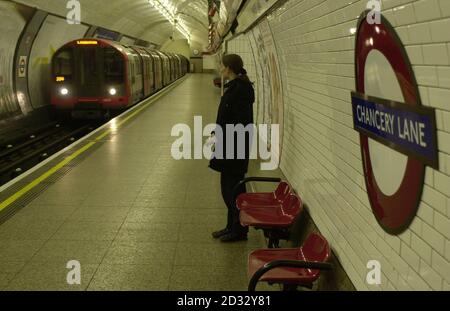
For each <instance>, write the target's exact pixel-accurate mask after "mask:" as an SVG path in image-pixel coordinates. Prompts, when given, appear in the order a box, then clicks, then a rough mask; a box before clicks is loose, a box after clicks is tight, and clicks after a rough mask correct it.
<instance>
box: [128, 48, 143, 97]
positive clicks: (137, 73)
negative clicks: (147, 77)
mask: <svg viewBox="0 0 450 311" xmlns="http://www.w3.org/2000/svg"><path fill="white" fill-rule="evenodd" d="M127 52H128V59H129V66H128V68H129V76H130V82H131V83H130V90H131V103H132V104H134V103H136V102H138V101H139V100H140V99H141V98H143V83H142V65H141V60H140V58H139V55H138V54H136V52H134V51H133V50H132V49H129V48H128V51H127Z"/></svg>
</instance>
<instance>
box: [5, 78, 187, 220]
mask: <svg viewBox="0 0 450 311" xmlns="http://www.w3.org/2000/svg"><path fill="white" fill-rule="evenodd" d="M182 81H184V78H182V79H180V80H178V81H177V82H175V83H173V84H172V85H169V86H168V87H167V88H166V89H164V90H162V91H161V92H159V93H158V94H157V95H155V96H154V97H153V98H150V99H148V103H146V104H143V105H142V106H141V107H139V108H138V109H136V110H135V111H133V112H132V113H130V114H129V115H127V116H126V117H125V118H124V119H123V120H121V121H120V122H119V123H118V124H117V128H120V127H121V126H123V125H124V124H125V123H127V122H128V121H130V120H131V119H132V118H133V117H135V116H136V115H138V114H139V113H141V112H142V111H143V110H145V109H146V108H148V107H149V106H150V105H151V104H153V103H155V102H156V101H157V100H159V99H160V98H161V97H162V96H164V95H166V94H167V93H168V92H169V91H170V90H171V89H173V88H174V87H175V86H177V85H178V84H180V83H181V82H182ZM111 132H112V129H108V130H105V131H104V132H103V133H102V134H100V135H99V136H97V137H96V138H95V139H94V140H93V141H91V142H89V143H88V144H86V145H84V146H83V147H81V148H80V149H78V150H77V151H75V152H74V153H72V154H71V155H69V156H67V157H66V158H65V159H64V160H62V161H61V162H59V163H58V164H56V165H55V166H53V167H52V168H50V169H49V170H48V171H46V172H45V173H43V174H42V175H41V176H39V177H37V178H36V179H34V180H33V181H31V182H30V183H29V184H27V185H26V186H24V187H23V188H22V189H20V190H19V191H17V192H16V193H14V194H13V195H11V196H10V197H8V198H7V199H6V200H4V201H3V202H1V203H0V211H2V210H4V209H5V208H7V207H8V206H10V205H11V204H13V203H14V202H16V201H17V200H19V199H20V198H21V197H23V196H24V195H25V194H27V193H28V192H29V191H30V190H32V189H33V188H35V187H36V186H37V185H39V184H40V183H42V182H43V181H45V180H46V179H48V178H49V177H50V176H52V175H53V174H55V173H56V172H58V171H59V170H60V169H62V168H63V167H64V166H65V165H67V164H69V163H70V162H71V161H73V160H74V159H75V158H77V157H78V156H80V155H81V154H83V153H84V152H86V151H87V150H89V149H90V148H92V146H94V145H95V144H97V143H98V142H99V141H100V140H102V139H103V138H105V137H106V136H108V135H109V134H111Z"/></svg>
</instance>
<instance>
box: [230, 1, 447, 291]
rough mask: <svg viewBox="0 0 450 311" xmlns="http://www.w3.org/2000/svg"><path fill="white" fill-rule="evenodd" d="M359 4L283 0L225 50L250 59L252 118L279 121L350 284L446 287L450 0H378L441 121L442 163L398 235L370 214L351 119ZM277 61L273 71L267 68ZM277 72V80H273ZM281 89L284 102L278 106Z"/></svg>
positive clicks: (289, 163) (288, 162)
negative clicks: (376, 280) (372, 272)
mask: <svg viewBox="0 0 450 311" xmlns="http://www.w3.org/2000/svg"><path fill="white" fill-rule="evenodd" d="M366 5H367V1H346V0H342V1H341V0H327V1H318V0H298V1H294V0H290V1H288V2H287V3H285V4H284V5H283V6H282V7H281V8H279V9H278V10H276V11H275V12H273V13H272V14H271V15H270V16H269V17H268V18H264V19H263V20H262V21H261V22H260V23H259V24H257V25H256V26H255V27H254V28H253V29H251V30H250V31H248V32H246V33H245V34H243V35H240V36H239V37H237V38H236V39H233V40H231V41H230V42H228V52H229V53H231V52H235V53H238V54H241V55H243V57H244V60H245V61H246V63H247V64H250V66H247V67H248V68H249V69H250V70H249V72H250V73H251V76H252V79H254V81H255V82H256V83H255V87H256V88H257V93H258V101H257V109H255V110H256V112H255V114H257V120H258V121H259V122H265V123H267V122H271V120H276V119H277V118H278V120H283V121H284V126H283V129H284V130H283V136H284V139H283V149H282V158H281V169H282V171H283V173H284V174H285V176H286V177H287V178H288V179H289V181H290V182H291V183H292V184H293V185H294V186H295V189H296V190H297V191H298V192H299V193H300V194H301V195H302V197H303V198H304V201H305V203H306V204H307V205H308V208H309V212H310V214H311V216H312V218H313V219H314V221H315V223H316V224H317V226H318V228H319V229H320V231H321V232H322V234H324V236H325V237H326V238H327V239H328V240H329V241H330V243H331V245H332V247H333V249H334V251H335V253H336V255H337V256H338V257H339V259H340V262H341V263H342V265H343V267H344V269H345V270H346V272H347V274H348V276H349V277H350V279H351V280H352V282H353V283H354V285H355V286H356V288H357V289H360V290H380V289H383V290H389V289H398V290H403V289H416V290H418V289H424V290H428V289H434V290H449V289H450V219H449V217H450V102H449V98H450V32H448V29H450V1H448V0H419V1H413V0H398V1H388V0H383V1H382V10H383V14H384V15H385V17H386V18H387V19H388V20H389V21H390V23H391V24H393V26H394V27H395V29H396V31H397V32H398V34H399V36H400V37H401V39H402V41H403V44H404V46H405V47H406V51H407V53H408V55H409V58H410V59H411V62H412V65H413V69H414V72H415V75H416V79H417V80H418V84H419V88H420V96H421V98H422V103H423V104H424V105H426V106H432V107H435V108H436V117H437V128H438V147H439V160H440V169H439V170H434V169H431V168H427V170H426V178H425V186H424V192H423V196H422V201H421V204H420V207H419V210H418V214H417V216H416V217H415V219H414V221H413V223H412V225H411V226H410V227H409V228H408V229H407V230H406V231H405V232H404V233H402V234H400V235H398V236H393V235H389V234H387V233H385V232H384V231H383V229H382V228H381V227H380V226H379V225H378V223H377V221H376V220H375V217H374V215H373V214H372V210H371V207H370V204H369V200H368V196H367V191H366V186H365V182H364V174H363V167H362V160H361V151H360V141H359V134H358V133H357V132H356V131H355V130H354V129H353V120H352V110H351V102H350V99H351V97H350V92H351V91H353V90H354V89H355V78H354V40H355V37H354V34H352V32H351V29H352V28H356V27H357V16H359V15H360V14H361V12H363V11H364V10H365V8H366ZM353 33H354V32H353ZM273 42H275V46H273ZM249 51H251V52H250V53H251V54H249ZM270 54H273V56H276V58H277V59H276V60H274V59H273V57H272V56H270ZM252 64H256V67H253V65H252ZM278 68H279V75H280V76H279V77H278V76H277V75H278V72H273V70H277V69H278ZM277 78H279V79H280V80H279V81H281V82H282V86H281V87H280V86H279V85H278V84H277V85H274V84H273V82H274V81H275V79H277ZM255 79H256V80H255ZM274 92H278V93H276V94H274ZM280 92H281V93H282V95H281V96H282V97H281V101H282V102H283V106H282V107H280V106H278V107H277V104H276V103H275V102H274V100H278V103H279V101H280V97H279V96H280V94H279V93H280ZM280 118H284V119H280ZM372 259H375V260H378V261H379V262H380V264H381V271H382V278H381V281H382V282H381V285H379V286H377V285H369V284H368V283H367V282H366V276H367V273H368V272H369V269H368V268H367V266H366V265H367V263H368V261H370V260H372Z"/></svg>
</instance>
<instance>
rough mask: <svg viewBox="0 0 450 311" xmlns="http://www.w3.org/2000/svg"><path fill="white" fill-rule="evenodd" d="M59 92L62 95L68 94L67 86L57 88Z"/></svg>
mask: <svg viewBox="0 0 450 311" xmlns="http://www.w3.org/2000/svg"><path fill="white" fill-rule="evenodd" d="M59 92H60V93H61V95H64V96H65V95H67V94H69V90H68V89H67V88H65V87H63V88H61V89H60V90H59Z"/></svg>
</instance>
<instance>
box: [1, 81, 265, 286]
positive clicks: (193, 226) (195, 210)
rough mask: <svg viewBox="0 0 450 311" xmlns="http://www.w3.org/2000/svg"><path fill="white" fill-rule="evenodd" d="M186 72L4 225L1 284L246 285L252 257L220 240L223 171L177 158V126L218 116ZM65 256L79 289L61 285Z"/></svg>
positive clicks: (253, 242)
mask: <svg viewBox="0 0 450 311" xmlns="http://www.w3.org/2000/svg"><path fill="white" fill-rule="evenodd" d="M212 78H213V77H212V76H211V75H201V74H197V75H190V76H189V77H188V78H187V79H186V80H185V81H184V82H182V83H181V84H180V85H179V86H177V87H176V88H175V89H173V90H172V91H171V92H170V93H169V94H168V95H166V96H165V97H163V98H162V99H160V100H159V101H158V102H157V103H155V104H154V105H152V106H151V107H150V108H148V109H147V110H145V111H144V112H143V113H142V114H140V115H139V116H138V117H137V118H136V119H134V120H132V121H131V122H129V123H128V124H127V125H126V126H125V127H123V128H120V129H119V130H118V131H117V132H116V133H115V134H113V135H111V136H110V137H107V138H106V141H105V142H104V143H102V145H101V147H99V148H98V149H97V150H95V151H94V152H93V153H92V154H91V155H90V156H89V157H88V158H86V159H85V160H84V161H82V162H81V163H80V164H78V165H77V166H76V167H75V168H74V169H73V170H71V171H70V172H69V173H68V174H67V175H65V176H64V177H63V178H62V179H60V180H59V181H57V182H56V183H55V184H54V185H52V186H50V187H49V188H48V189H47V190H46V191H45V192H43V193H42V194H41V195H40V196H39V197H38V198H36V199H35V200H34V201H32V202H31V203H30V204H29V205H28V206H26V207H25V208H23V209H22V210H20V211H19V212H18V213H17V214H16V215H14V216H13V217H12V218H10V219H9V220H8V221H6V222H5V223H3V224H2V225H0V289H3V290H245V289H246V287H247V276H246V259H247V255H248V253H249V252H250V251H251V250H252V249H255V248H257V247H261V246H263V244H264V241H263V239H262V237H261V234H260V233H259V232H256V231H254V230H251V231H250V234H249V240H248V241H247V242H238V243H234V244H223V243H220V242H219V241H216V240H213V239H212V238H211V236H210V233H211V231H213V230H215V229H221V228H222V227H223V226H224V224H225V209H226V208H225V205H224V203H223V201H222V198H221V196H220V187H219V175H218V174H217V173H215V172H213V171H211V170H210V169H208V167H207V165H208V162H207V161H206V160H181V161H176V160H174V159H173V158H172V157H171V154H170V149H171V145H172V142H173V141H174V139H175V138H173V137H171V136H170V134H171V128H172V126H173V125H175V124H176V123H187V124H189V125H192V124H193V117H194V115H201V116H203V118H204V124H206V123H210V122H214V121H215V116H216V111H217V107H218V101H219V96H220V94H219V89H217V88H215V87H214V86H213V85H212ZM70 260H78V261H79V262H80V263H81V285H68V284H67V281H66V276H67V273H68V272H69V269H67V268H66V264H67V262H68V261H70Z"/></svg>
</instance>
